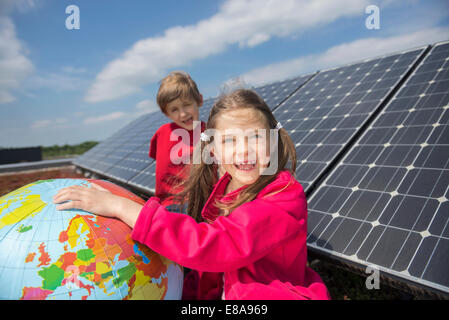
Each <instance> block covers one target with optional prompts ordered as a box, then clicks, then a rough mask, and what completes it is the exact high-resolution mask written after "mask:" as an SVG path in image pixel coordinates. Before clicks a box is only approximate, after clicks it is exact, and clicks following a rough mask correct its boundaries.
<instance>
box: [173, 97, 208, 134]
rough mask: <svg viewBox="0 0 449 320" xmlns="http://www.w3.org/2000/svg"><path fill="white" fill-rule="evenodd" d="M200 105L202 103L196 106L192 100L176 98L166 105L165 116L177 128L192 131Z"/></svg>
mask: <svg viewBox="0 0 449 320" xmlns="http://www.w3.org/2000/svg"><path fill="white" fill-rule="evenodd" d="M201 100H202V97H201ZM202 104H203V101H201V103H200V104H198V103H197V102H196V101H195V100H194V99H185V98H178V99H176V100H173V101H171V102H169V103H168V104H167V107H166V108H165V110H166V112H165V114H166V116H167V117H169V118H170V119H171V120H172V121H173V122H174V123H176V124H177V125H178V126H180V127H182V128H184V129H186V130H193V121H198V119H199V110H198V108H199V107H200V106H201V105H202Z"/></svg>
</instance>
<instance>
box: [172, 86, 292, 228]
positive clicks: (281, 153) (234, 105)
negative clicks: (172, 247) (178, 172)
mask: <svg viewBox="0 0 449 320" xmlns="http://www.w3.org/2000/svg"><path fill="white" fill-rule="evenodd" d="M241 108H247V109H251V110H256V111H258V113H259V115H260V116H261V119H262V120H263V121H265V122H266V124H267V126H268V128H269V129H275V128H276V125H277V123H278V122H277V121H276V119H275V118H274V116H273V114H272V112H271V110H270V108H269V107H268V106H267V104H266V103H265V101H264V100H263V99H262V98H260V97H259V95H257V93H255V92H254V91H252V90H247V89H239V90H236V91H234V92H231V93H229V94H226V95H223V96H221V97H220V98H219V99H218V100H217V101H216V102H215V104H214V106H213V107H212V110H211V111H210V114H209V119H208V120H207V125H206V128H207V129H215V128H216V120H217V116H218V115H220V114H223V113H225V112H228V111H232V110H237V109H241ZM278 133H279V135H278V137H279V138H278V139H277V140H278V143H277V147H278V149H277V152H274V153H273V154H271V156H273V155H277V157H278V159H277V164H278V166H277V171H276V172H275V173H274V174H272V175H260V176H259V178H258V179H257V181H256V182H255V183H253V184H251V185H249V186H247V187H246V188H244V189H243V190H242V191H241V192H240V193H239V196H238V198H237V199H235V200H234V201H232V202H227V203H223V202H215V205H216V206H217V207H218V208H220V209H224V210H225V212H227V213H228V214H229V213H230V212H231V211H232V210H234V209H235V208H236V207H238V206H240V205H241V204H243V203H246V202H249V201H251V200H253V199H255V198H256V196H257V194H258V193H259V192H260V191H261V190H262V189H263V188H264V187H266V186H267V185H268V184H269V183H271V182H272V181H274V180H275V179H276V176H277V174H278V173H279V172H280V171H282V170H285V169H287V170H289V171H290V172H291V174H292V175H293V176H294V174H295V170H296V150H295V145H294V144H293V142H292V140H291V138H290V136H289V134H288V133H287V131H286V130H285V129H283V128H281V129H279V130H278ZM209 143H211V142H210V141H209V142H204V141H201V140H200V142H199V143H198V144H197V146H196V148H201V149H200V151H203V150H204V149H205V148H206V146H207V145H208V144H209ZM270 149H271V148H270ZM289 163H290V166H289V168H287V165H288V164H289ZM217 171H218V166H217V164H215V163H211V164H207V163H206V162H204V161H202V159H201V162H200V163H199V164H195V163H193V164H191V165H190V166H189V178H188V180H186V181H185V182H184V183H183V188H184V190H183V191H182V192H181V193H179V194H178V195H176V197H175V198H176V199H177V200H178V201H179V202H181V203H186V202H187V203H188V206H187V213H188V214H189V215H190V216H192V217H193V218H194V219H195V220H196V221H197V222H202V221H204V220H203V218H202V216H201V211H202V209H203V207H204V205H205V204H206V201H207V199H208V198H209V196H210V194H211V193H212V190H213V187H214V185H215V184H216V183H217V181H218V176H217ZM287 186H288V185H287ZM287 186H285V187H287Z"/></svg>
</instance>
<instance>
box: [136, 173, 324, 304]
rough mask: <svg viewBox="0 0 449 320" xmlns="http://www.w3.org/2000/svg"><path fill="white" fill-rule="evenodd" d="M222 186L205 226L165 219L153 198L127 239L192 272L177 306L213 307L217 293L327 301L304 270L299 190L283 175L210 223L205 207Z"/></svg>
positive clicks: (303, 205)
mask: <svg viewBox="0 0 449 320" xmlns="http://www.w3.org/2000/svg"><path fill="white" fill-rule="evenodd" d="M229 181H230V177H229V174H225V175H224V176H223V177H222V178H221V179H220V180H219V181H218V182H217V184H216V185H215V187H214V190H213V191H212V194H211V195H210V198H209V199H208V201H207V203H206V205H205V206H204V208H203V211H202V216H203V217H205V218H206V219H212V220H213V221H211V222H210V223H205V222H201V223H197V222H196V221H195V220H194V219H193V218H192V217H190V216H188V215H185V214H178V213H174V212H169V211H168V210H167V209H166V208H164V207H163V206H161V205H160V203H159V199H158V198H156V197H152V198H150V199H149V200H148V201H147V202H146V204H145V206H144V207H143V208H142V210H141V211H140V214H139V217H138V218H137V221H136V224H135V225H134V229H133V231H132V234H131V236H132V238H133V239H134V240H136V241H139V242H141V243H143V244H145V245H146V246H148V247H149V248H151V249H152V250H154V251H155V252H157V253H159V254H161V255H162V256H164V257H166V258H168V259H170V260H172V261H175V262H177V263H179V264H180V265H183V266H185V267H187V268H190V269H193V270H196V271H197V272H194V273H193V274H192V276H191V277H190V279H186V280H190V281H189V282H191V286H190V288H188V287H186V288H185V290H184V292H183V293H184V294H183V297H184V298H190V299H195V298H196V299H220V296H221V293H222V292H223V290H224V293H225V298H226V299H229V300H233V299H237V300H241V299H329V298H330V297H329V293H328V291H327V288H326V286H325V285H324V283H323V282H322V280H321V278H320V276H319V275H318V274H317V273H315V272H314V271H313V270H312V269H311V268H309V267H307V265H306V263H307V245H306V237H307V202H306V197H305V194H304V191H303V189H302V186H301V185H300V184H299V182H297V181H296V180H295V179H294V178H293V177H292V175H291V174H290V173H289V172H288V171H282V172H280V173H279V174H278V175H277V177H276V179H275V180H274V181H273V182H271V183H270V184H268V185H267V186H266V187H265V188H264V189H262V190H261V191H260V192H259V194H258V195H257V196H256V198H255V199H254V200H252V201H249V202H247V203H244V204H242V205H240V206H239V207H237V208H236V209H234V210H233V211H232V212H231V213H230V214H229V215H227V216H218V217H216V212H214V211H215V209H214V206H213V205H212V204H213V202H214V199H216V198H217V197H220V196H221V197H222V196H223V194H222V192H223V191H224V190H225V188H226V186H227V184H228V183H229ZM287 184H288V186H287ZM286 186H287V187H286ZM276 192H277V193H276ZM229 195H230V196H233V195H234V192H232V195H231V194H229ZM221 200H225V199H223V197H222V198H221ZM226 200H227V199H226ZM214 217H215V219H214ZM189 275H190V274H189ZM223 275H224V285H223ZM192 282H193V283H192ZM185 285H186V286H188V284H187V283H186V282H185ZM186 289H190V290H189V291H190V292H186Z"/></svg>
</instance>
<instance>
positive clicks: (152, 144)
mask: <svg viewBox="0 0 449 320" xmlns="http://www.w3.org/2000/svg"><path fill="white" fill-rule="evenodd" d="M157 137H158V132H156V133H155V134H154V136H153V137H152V138H151V141H150V151H149V153H148V155H149V156H150V158H153V159H155V160H156V151H157Z"/></svg>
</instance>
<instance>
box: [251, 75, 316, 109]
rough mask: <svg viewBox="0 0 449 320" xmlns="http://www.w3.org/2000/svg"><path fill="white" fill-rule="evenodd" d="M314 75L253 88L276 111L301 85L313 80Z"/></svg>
mask: <svg viewBox="0 0 449 320" xmlns="http://www.w3.org/2000/svg"><path fill="white" fill-rule="evenodd" d="M313 76H314V74H307V75H302V76H299V77H295V78H292V79H287V80H283V81H277V82H273V83H270V84H266V85H263V86H260V87H256V88H252V89H253V90H254V91H256V92H257V94H258V95H259V96H260V97H261V98H262V99H264V101H265V102H266V103H267V105H268V106H269V107H270V109H271V110H274V109H275V108H276V107H277V106H279V105H280V104H281V103H282V102H283V101H285V99H287V98H288V97H289V96H290V95H291V94H292V93H294V92H295V91H296V90H297V89H298V88H299V87H300V86H301V85H303V84H304V83H305V82H307V81H308V80H309V79H310V78H312V77H313Z"/></svg>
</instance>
